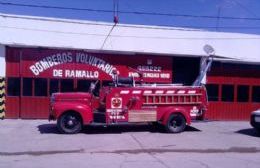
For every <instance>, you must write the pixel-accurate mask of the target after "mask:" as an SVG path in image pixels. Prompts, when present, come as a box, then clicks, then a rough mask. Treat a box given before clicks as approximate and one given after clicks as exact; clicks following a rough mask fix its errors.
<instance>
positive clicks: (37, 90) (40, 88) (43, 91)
mask: <svg viewBox="0 0 260 168" xmlns="http://www.w3.org/2000/svg"><path fill="white" fill-rule="evenodd" d="M34 96H47V79H42V78H37V79H35V80H34Z"/></svg>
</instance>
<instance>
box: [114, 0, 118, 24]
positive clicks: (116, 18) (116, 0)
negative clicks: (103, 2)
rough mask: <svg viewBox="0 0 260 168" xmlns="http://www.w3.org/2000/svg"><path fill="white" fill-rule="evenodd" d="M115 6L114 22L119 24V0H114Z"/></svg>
mask: <svg viewBox="0 0 260 168" xmlns="http://www.w3.org/2000/svg"><path fill="white" fill-rule="evenodd" d="M113 7H114V23H115V24H117V23H118V22H119V17H118V10H119V0H114V3H113Z"/></svg>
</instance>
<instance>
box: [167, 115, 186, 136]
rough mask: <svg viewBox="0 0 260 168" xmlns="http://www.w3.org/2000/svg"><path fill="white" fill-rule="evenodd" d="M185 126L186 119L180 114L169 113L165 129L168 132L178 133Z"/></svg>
mask: <svg viewBox="0 0 260 168" xmlns="http://www.w3.org/2000/svg"><path fill="white" fill-rule="evenodd" d="M185 127H186V120H185V118H184V116H183V115H182V114H171V115H170V117H169V119H168V121H167V123H166V125H165V128H166V131H167V132H168V133H180V132H183V131H184V129H185Z"/></svg>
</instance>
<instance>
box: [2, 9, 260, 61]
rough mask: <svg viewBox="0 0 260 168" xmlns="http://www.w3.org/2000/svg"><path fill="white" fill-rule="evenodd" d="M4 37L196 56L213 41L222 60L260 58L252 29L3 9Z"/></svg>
mask: <svg viewBox="0 0 260 168" xmlns="http://www.w3.org/2000/svg"><path fill="white" fill-rule="evenodd" d="M0 37H1V38H0V44H2V45H9V46H25V47H27V46H30V47H48V48H66V49H83V50H94V51H98V52H124V53H129V54H135V53H148V54H159V55H169V56H174V55H179V56H193V57H194V56H195V57H196V56H202V55H206V54H205V52H204V51H203V46H205V45H206V44H209V45H211V46H212V47H213V48H214V49H215V55H216V56H219V57H220V59H223V58H226V60H227V61H239V62H240V61H242V62H251V63H260V48H259V44H260V36H259V35H251V34H241V33H225V32H210V31H206V30H198V29H184V28H176V27H159V26H144V25H129V24H117V25H114V24H112V23H105V22H92V21H82V20H71V19H57V18H46V17H34V16H33V17H32V16H22V15H7V14H1V13H0ZM221 57H223V58H221Z"/></svg>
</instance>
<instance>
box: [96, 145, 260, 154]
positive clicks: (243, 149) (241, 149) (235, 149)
mask: <svg viewBox="0 0 260 168" xmlns="http://www.w3.org/2000/svg"><path fill="white" fill-rule="evenodd" d="M92 153H115V154H122V153H128V154H139V153H149V154H153V153H202V154H203V153H205V154H211V153H212V154H215V153H260V148H255V147H231V148H228V149H214V148H212V149H157V148H155V149H151V148H150V149H147V148H143V147H141V149H132V150H114V151H97V152H92Z"/></svg>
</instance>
